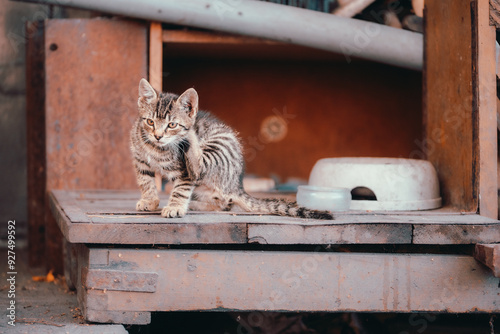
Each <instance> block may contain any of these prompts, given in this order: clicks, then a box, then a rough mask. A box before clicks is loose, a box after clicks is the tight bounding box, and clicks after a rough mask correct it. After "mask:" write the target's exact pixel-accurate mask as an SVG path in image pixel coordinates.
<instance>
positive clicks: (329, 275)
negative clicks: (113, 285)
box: [83, 249, 500, 312]
mask: <svg viewBox="0 0 500 334" xmlns="http://www.w3.org/2000/svg"><path fill="white" fill-rule="evenodd" d="M92 251H93V250H92V249H90V252H91V253H92ZM109 260H110V263H113V264H114V265H120V264H123V265H130V264H133V265H134V266H135V268H136V269H135V270H137V271H144V270H145V268H147V270H154V271H155V272H157V273H158V283H157V284H158V286H157V289H156V291H157V292H155V293H147V292H146V293H139V292H137V293H130V292H121V291H106V292H105V295H106V297H105V301H106V302H105V303H101V302H97V303H94V305H93V307H92V308H93V309H95V310H96V311H97V310H103V311H127V312H149V311H181V310H182V311H186V310H187V311H200V310H205V311H206V310H210V311H229V310H231V311H233V310H238V311H255V310H257V311H261V310H266V311H292V312H299V311H329V312H346V311H348V312H352V311H364V312H366V311H369V312H372V311H373V312H401V311H402V312H411V311H421V312H440V311H446V312H498V311H499V310H500V308H499V306H498V304H497V302H498V295H497V293H498V278H495V277H492V275H491V273H490V272H489V271H488V269H487V268H484V267H483V266H482V265H481V264H479V263H477V262H476V261H475V260H474V258H472V257H471V256H455V255H436V254H428V255H419V254H411V255H410V254H400V255H394V254H365V253H361V254H355V253H335V252H327V253H319V252H312V253H308V252H251V251H247V252H243V251H209V250H203V251H194V250H193V251H190V250H154V249H149V250H146V249H138V250H134V249H110V250H109ZM83 285H84V286H85V287H86V288H87V293H89V295H88V297H87V298H88V299H87V300H88V303H90V302H91V301H92V298H93V295H90V293H92V294H95V296H96V297H100V296H99V294H98V293H99V292H98V291H95V290H91V289H92V286H87V285H86V284H85V282H83ZM98 300H99V299H96V301H98ZM127 300H133V303H131V302H127ZM89 308H90V307H89Z"/></svg>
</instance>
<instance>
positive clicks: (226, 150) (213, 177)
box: [131, 79, 333, 219]
mask: <svg viewBox="0 0 500 334" xmlns="http://www.w3.org/2000/svg"><path fill="white" fill-rule="evenodd" d="M138 106H139V118H138V119H137V121H136V122H135V125H134V126H133V128H132V131H131V150H132V156H133V158H134V166H135V171H136V174H137V183H138V184H139V187H140V189H141V192H142V196H141V199H140V200H139V202H137V206H136V208H137V210H140V211H152V210H155V209H156V208H157V207H158V205H159V203H160V200H159V197H158V193H157V190H156V185H155V178H154V177H155V173H159V174H160V175H161V176H162V178H164V179H167V180H171V181H173V189H172V193H171V195H170V198H169V200H168V204H167V206H165V207H164V208H163V210H162V212H161V215H162V216H163V217H183V216H184V215H185V214H186V211H187V210H188V207H190V208H191V209H195V210H229V209H230V208H231V207H232V205H234V204H236V205H238V206H240V207H241V208H243V209H244V210H246V211H254V212H263V213H269V214H278V215H283V216H291V217H303V218H318V219H333V217H332V215H331V214H330V213H329V212H327V211H316V210H309V209H306V208H303V207H299V206H298V205H297V204H296V203H295V202H289V201H285V200H281V199H257V198H254V197H252V196H250V195H248V194H247V193H246V192H245V191H244V190H243V185H242V178H243V172H244V171H243V165H244V163H243V155H242V148H241V144H240V141H239V139H238V136H237V134H236V133H235V132H234V130H233V129H231V128H230V127H229V126H227V125H225V124H224V123H222V122H221V121H219V120H218V119H217V118H215V117H214V116H212V115H211V114H209V113H208V112H204V111H201V110H198V93H197V92H196V91H195V90H194V89H193V88H190V89H188V90H187V91H185V92H184V93H183V94H181V95H180V96H177V95H174V94H171V93H162V92H161V93H158V92H157V91H156V90H155V89H153V87H152V86H151V85H150V84H149V82H147V81H146V80H145V79H142V80H141V82H140V83H139V100H138Z"/></svg>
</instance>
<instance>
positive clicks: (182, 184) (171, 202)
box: [161, 178, 194, 218]
mask: <svg viewBox="0 0 500 334" xmlns="http://www.w3.org/2000/svg"><path fill="white" fill-rule="evenodd" d="M193 189H194V185H193V182H192V181H191V180H189V179H188V178H180V179H176V180H175V181H174V188H173V189H172V193H171V194H170V198H169V199H168V204H167V206H165V207H164V208H163V210H162V211H161V215H162V216H163V217H166V218H176V217H179V218H180V217H184V216H185V215H186V212H187V210H188V206H189V201H190V199H191V194H192V193H193Z"/></svg>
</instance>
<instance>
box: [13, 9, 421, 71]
mask: <svg viewBox="0 0 500 334" xmlns="http://www.w3.org/2000/svg"><path fill="white" fill-rule="evenodd" d="M18 1H19V0H18ZM28 1H30V2H36V3H41V4H51V5H60V6H69V7H75V8H81V9H88V10H97V11H101V12H105V13H111V14H115V15H122V16H129V17H136V18H140V19H145V20H151V21H160V22H167V23H173V24H178V25H185V26H192V27H198V28H205V29H212V30H218V31H224V32H229V33H235V34H241V35H248V36H254V37H261V38H267V39H271V40H276V41H281V42H286V43H293V44H298V45H303V46H308V47H313V48H318V49H323V50H327V51H332V52H336V53H340V54H343V55H344V56H345V58H346V60H347V62H350V61H351V59H352V58H353V57H359V58H364V59H369V60H373V61H377V62H381V63H385V64H390V65H394V66H399V67H404V68H409V69H413V70H422V62H423V37H422V35H421V34H419V33H415V32H410V31H406V30H401V29H396V28H391V27H387V26H384V25H382V24H377V23H372V22H367V21H361V20H356V19H350V18H343V17H338V16H335V15H331V14H326V13H321V12H316V11H311V10H306V9H300V8H296V7H291V6H283V5H278V4H274V3H270V2H261V1H248V0H215V1H209V0H183V1H175V0H143V1H137V0H113V1H103V0H28ZM373 15H374V17H375V18H378V19H379V21H380V20H382V17H381V15H380V13H375V12H374V13H373Z"/></svg>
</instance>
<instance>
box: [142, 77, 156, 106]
mask: <svg viewBox="0 0 500 334" xmlns="http://www.w3.org/2000/svg"><path fill="white" fill-rule="evenodd" d="M157 98H158V94H157V93H156V90H155V89H154V88H153V86H151V84H150V83H149V82H148V81H147V80H146V79H144V78H143V79H141V82H139V104H140V103H141V100H142V101H144V102H146V103H148V104H152V103H154V102H156V99H157Z"/></svg>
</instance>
